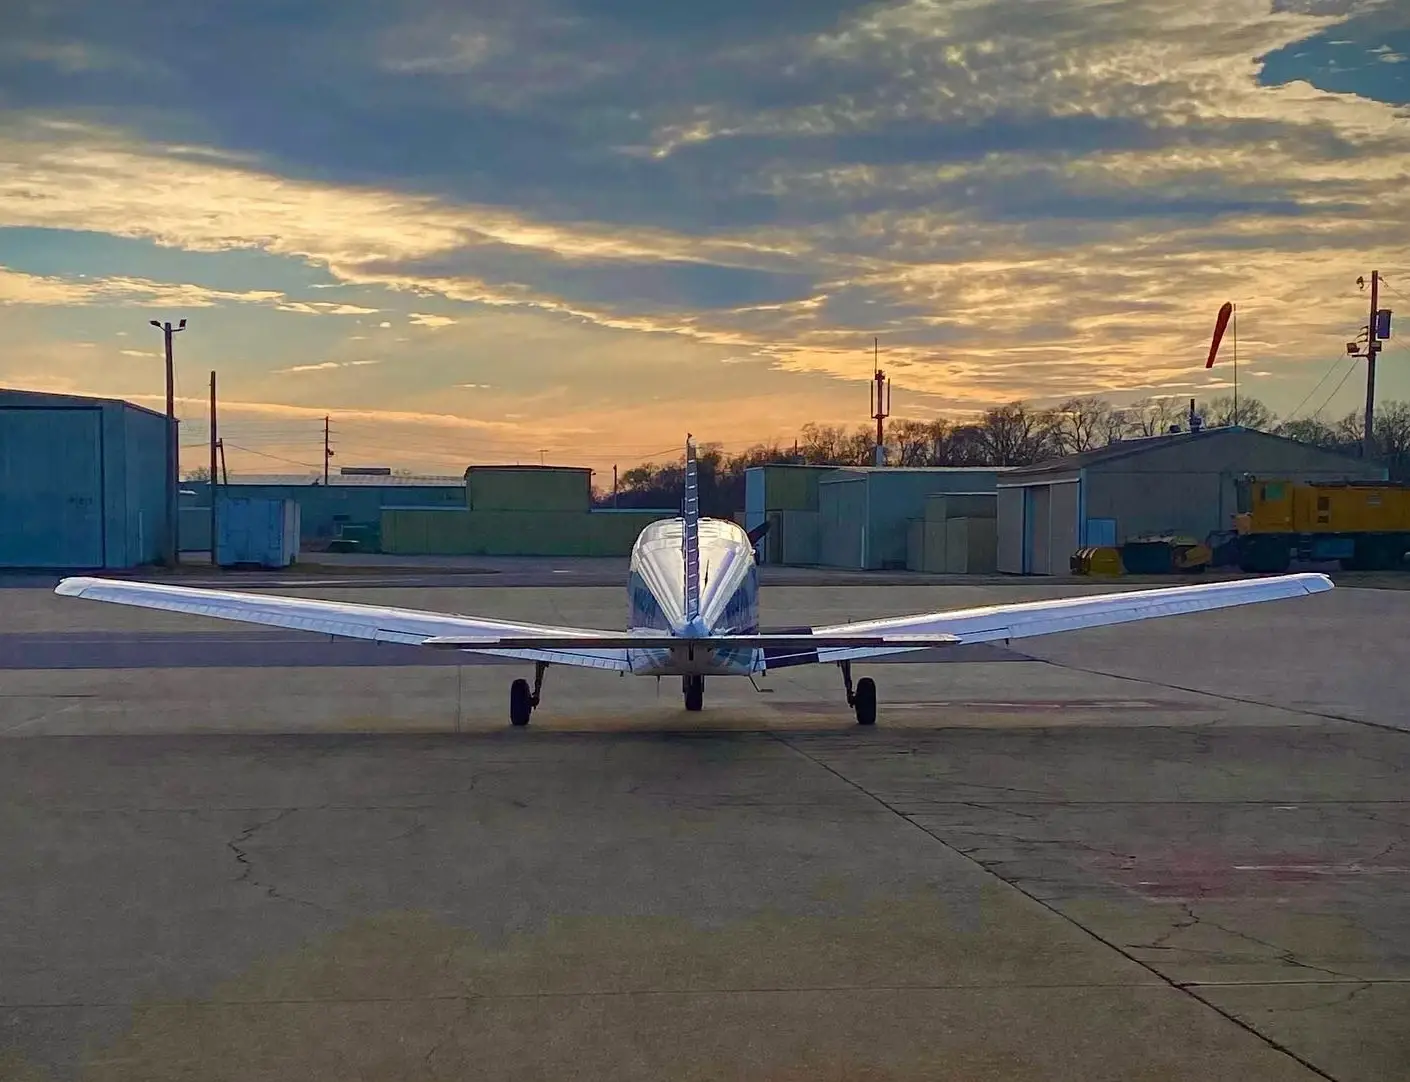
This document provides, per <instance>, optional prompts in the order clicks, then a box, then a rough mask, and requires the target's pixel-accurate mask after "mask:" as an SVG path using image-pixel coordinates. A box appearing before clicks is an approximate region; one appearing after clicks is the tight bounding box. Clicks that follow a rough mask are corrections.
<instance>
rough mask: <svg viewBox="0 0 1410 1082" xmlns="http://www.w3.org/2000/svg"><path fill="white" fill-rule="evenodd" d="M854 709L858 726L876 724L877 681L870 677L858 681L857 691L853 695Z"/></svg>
mask: <svg viewBox="0 0 1410 1082" xmlns="http://www.w3.org/2000/svg"><path fill="white" fill-rule="evenodd" d="M852 709H853V710H855V711H856V714H857V724H858V725H875V724H876V681H874V680H873V679H872V678H871V677H870V676H864V677H862V678H861V679H860V680H858V681H857V690H856V691H854V692H853V693H852Z"/></svg>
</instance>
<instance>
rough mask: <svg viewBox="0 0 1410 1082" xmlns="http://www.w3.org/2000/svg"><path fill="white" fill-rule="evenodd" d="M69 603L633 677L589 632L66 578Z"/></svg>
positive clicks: (621, 651) (602, 637)
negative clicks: (451, 642)
mask: <svg viewBox="0 0 1410 1082" xmlns="http://www.w3.org/2000/svg"><path fill="white" fill-rule="evenodd" d="M54 592H55V593H57V594H62V595H63V596H65V597H83V598H89V599H91V600H94V601H109V602H114V603H116V604H119V605H135V606H137V607H138V608H145V609H163V610H165V611H167V612H186V613H190V614H192V615H193V616H213V617H215V618H216V619H220V620H237V621H239V622H241V623H246V624H267V625H269V626H271V627H285V628H290V629H292V630H295V631H314V632H318V633H321V634H325V635H335V636H339V637H342V638H349V639H371V640H373V641H375V642H396V643H405V644H407V645H411V646H420V645H422V644H423V643H425V642H426V640H427V639H432V638H436V637H442V636H462V637H466V638H471V639H474V640H476V641H477V645H476V646H473V647H466V648H467V649H473V650H475V651H476V652H477V653H483V654H492V655H494V656H496V657H506V658H515V659H518V660H525V661H546V662H549V663H550V664H553V665H577V666H581V667H584V668H589V669H612V670H618V671H623V672H625V671H629V669H630V665H629V664H628V661H627V651H626V649H625V648H623V647H621V646H617V645H609V644H614V643H616V642H618V641H619V640H620V639H621V638H622V633H621V632H619V631H617V632H614V631H596V630H592V629H590V628H578V627H554V626H551V625H542V624H524V623H514V622H511V621H504V620H487V619H483V618H481V617H478V616H453V615H450V614H447V613H436V612H421V611H418V610H416V609H398V608H390V607H386V606H383V605H355V604H351V603H349V602H345V601H320V600H317V599H315V598H303V597H280V596H276V595H271V594H245V593H236V592H234V591H231V590H205V589H198V588H196V587H192V586H166V585H160V584H157V583H151V582H120V581H116V580H112V579H98V578H84V577H79V578H67V579H64V580H63V581H62V582H60V583H59V585H58V586H57V587H56V588H55V590H54Z"/></svg>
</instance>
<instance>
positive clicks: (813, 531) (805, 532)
mask: <svg viewBox="0 0 1410 1082" xmlns="http://www.w3.org/2000/svg"><path fill="white" fill-rule="evenodd" d="M821 519H822V514H821V512H818V511H780V512H778V529H779V531H780V532H781V533H782V534H783V539H782V544H781V549H780V554H781V556H782V561H781V562H782V563H785V564H803V565H808V566H811V565H815V564H817V563H820V562H821V560H822V553H821V541H822V539H821V532H822V527H821Z"/></svg>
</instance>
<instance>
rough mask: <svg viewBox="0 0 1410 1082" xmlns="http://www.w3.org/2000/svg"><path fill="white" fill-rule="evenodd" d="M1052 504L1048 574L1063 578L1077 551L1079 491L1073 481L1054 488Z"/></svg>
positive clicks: (1052, 488)
mask: <svg viewBox="0 0 1410 1082" xmlns="http://www.w3.org/2000/svg"><path fill="white" fill-rule="evenodd" d="M1050 491H1051V492H1052V501H1051V503H1050V504H1049V525H1048V536H1049V537H1050V538H1051V542H1050V544H1049V546H1048V560H1049V563H1048V574H1049V575H1066V574H1067V573H1068V571H1069V570H1070V566H1069V560H1070V559H1071V556H1072V554H1073V553H1074V552H1076V551H1077V547H1078V544H1079V541H1078V538H1079V537H1080V530H1079V521H1078V520H1079V519H1080V518H1081V514H1080V508H1079V506H1078V502H1079V500H1078V497H1079V496H1080V494H1081V493H1080V487H1079V485H1078V482H1076V481H1068V482H1066V483H1065V484H1060V485H1053V486H1051V489H1050Z"/></svg>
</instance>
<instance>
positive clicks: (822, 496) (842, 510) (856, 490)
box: [818, 477, 867, 568]
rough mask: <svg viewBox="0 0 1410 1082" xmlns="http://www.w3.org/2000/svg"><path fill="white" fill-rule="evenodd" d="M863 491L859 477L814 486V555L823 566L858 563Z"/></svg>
mask: <svg viewBox="0 0 1410 1082" xmlns="http://www.w3.org/2000/svg"><path fill="white" fill-rule="evenodd" d="M866 492H867V489H866V480H865V479H864V478H862V477H851V478H849V479H847V480H829V481H826V482H824V483H822V484H820V485H818V515H819V523H818V529H819V540H818V550H819V551H818V554H819V558H820V562H821V563H822V564H824V565H825V566H827V567H847V568H860V567H861V566H862V532H863V530H864V529H865V528H866Z"/></svg>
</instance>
